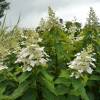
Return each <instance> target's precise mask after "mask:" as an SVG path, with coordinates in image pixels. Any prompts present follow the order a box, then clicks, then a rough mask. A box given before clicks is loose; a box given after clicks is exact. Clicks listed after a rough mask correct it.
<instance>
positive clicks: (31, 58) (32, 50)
mask: <svg viewBox="0 0 100 100" xmlns="http://www.w3.org/2000/svg"><path fill="white" fill-rule="evenodd" d="M47 56H48V55H47V54H46V53H45V52H44V47H39V45H37V44H33V45H31V46H27V47H25V48H22V49H21V51H20V52H19V54H18V56H17V57H18V58H17V60H16V61H15V63H23V67H22V69H23V71H24V72H25V71H31V70H32V69H33V68H34V67H35V66H38V65H45V64H46V63H47V61H48V59H47V58H46V57H47ZM44 57H45V58H44Z"/></svg>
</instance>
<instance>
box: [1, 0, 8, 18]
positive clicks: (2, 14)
mask: <svg viewBox="0 0 100 100" xmlns="http://www.w3.org/2000/svg"><path fill="white" fill-rule="evenodd" d="M8 8H9V3H8V2H6V0H0V18H1V17H3V16H4V11H5V10H7V9H8Z"/></svg>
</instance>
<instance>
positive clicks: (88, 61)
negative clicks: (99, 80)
mask: <svg viewBox="0 0 100 100" xmlns="http://www.w3.org/2000/svg"><path fill="white" fill-rule="evenodd" d="M92 51H93V49H92V48H91V46H88V47H87V49H83V51H81V52H80V53H77V54H76V55H75V56H76V58H75V59H74V60H73V61H71V62H70V63H69V66H68V67H69V68H70V69H72V70H73V72H72V74H71V77H75V78H79V77H81V76H82V75H83V73H88V74H92V72H93V68H95V67H96V66H95V64H94V62H95V61H96V59H94V58H93V56H94V55H95V54H94V53H92Z"/></svg>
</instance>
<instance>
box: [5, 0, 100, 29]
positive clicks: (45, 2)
mask: <svg viewBox="0 0 100 100" xmlns="http://www.w3.org/2000/svg"><path fill="white" fill-rule="evenodd" d="M7 1H9V2H10V9H9V10H7V11H6V13H7V18H6V24H7V25H8V26H13V25H15V24H16V23H17V21H18V18H19V16H20V23H19V26H21V27H27V28H33V27H36V26H38V24H39V21H40V20H41V18H42V17H43V18H47V15H48V6H51V7H52V9H53V10H54V12H55V13H56V16H57V17H59V18H62V19H64V21H69V20H71V21H72V20H74V18H75V19H76V20H77V21H79V22H81V23H83V24H84V23H85V22H86V18H87V17H88V13H89V7H93V8H94V10H95V12H96V15H97V16H98V18H99V17H100V13H99V9H100V0H7Z"/></svg>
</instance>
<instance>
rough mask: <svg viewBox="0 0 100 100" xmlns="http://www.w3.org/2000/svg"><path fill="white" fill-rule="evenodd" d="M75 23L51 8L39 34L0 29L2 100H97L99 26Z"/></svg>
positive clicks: (99, 81) (99, 47)
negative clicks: (58, 15) (61, 20)
mask: <svg viewBox="0 0 100 100" xmlns="http://www.w3.org/2000/svg"><path fill="white" fill-rule="evenodd" d="M89 20H90V19H89ZM75 23H76V22H75ZM75 23H74V24H73V23H71V26H70V25H69V24H70V23H69V24H68V23H67V24H68V27H69V26H70V27H69V29H71V31H70V34H69V33H67V31H66V29H65V28H64V27H67V26H66V25H65V26H64V25H62V24H61V23H60V22H59V19H58V18H57V17H56V16H55V13H54V12H53V10H52V9H51V8H50V7H49V9H48V18H47V19H46V20H45V19H42V21H41V23H40V26H39V27H38V28H37V29H36V31H37V32H38V33H37V32H35V31H34V30H30V29H26V30H24V29H21V28H18V26H17V25H16V26H15V27H14V28H13V29H12V30H10V31H9V30H7V28H6V27H5V26H4V24H3V25H2V26H1V27H0V100H99V96H100V95H99V94H100V87H99V86H100V33H99V29H98V27H99V26H96V27H94V24H93V25H92V27H91V26H89V25H88V27H86V26H85V27H83V28H81V27H80V24H79V23H76V24H75ZM74 26H75V27H76V26H77V27H76V28H75V30H74V29H73V27H74ZM68 27H67V28H68ZM76 30H79V31H77V32H78V34H77V35H75V34H76V33H77V32H76Z"/></svg>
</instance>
